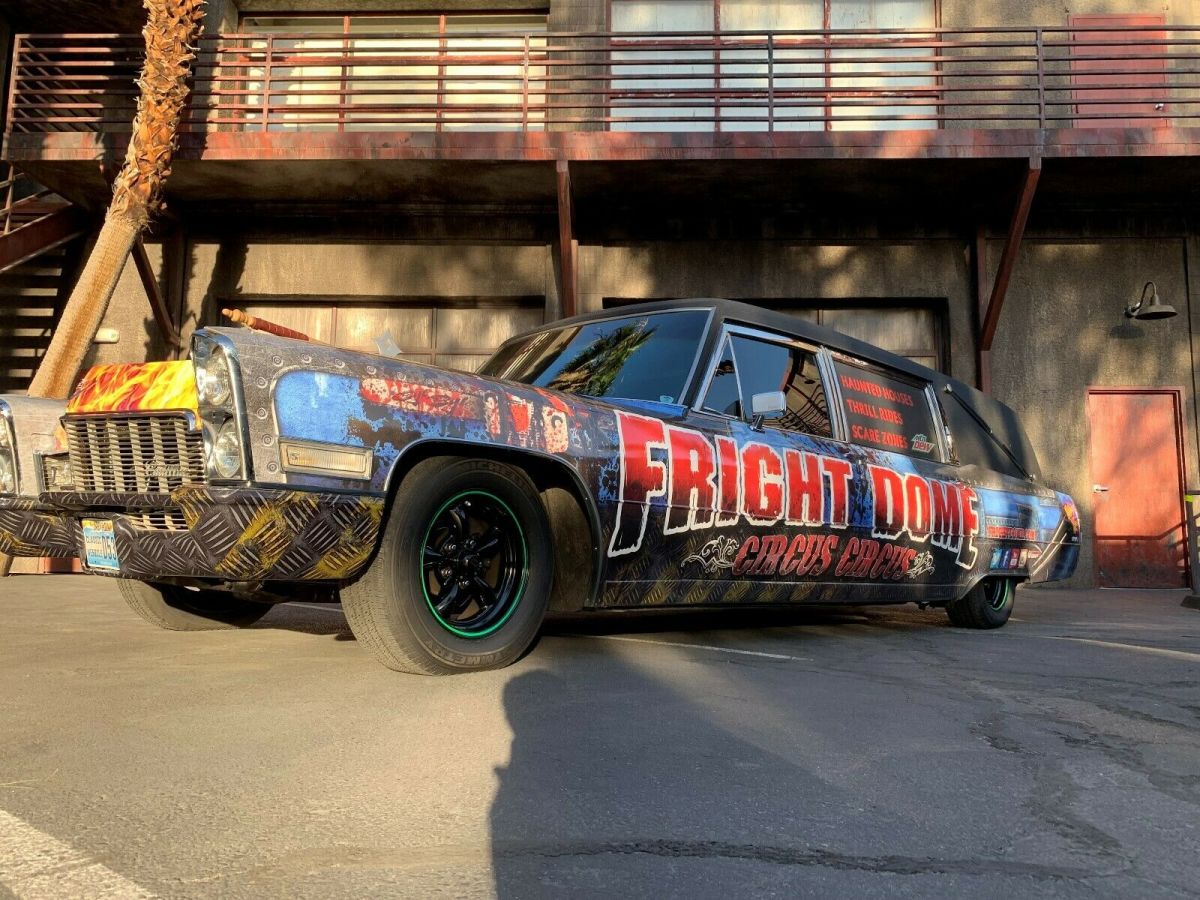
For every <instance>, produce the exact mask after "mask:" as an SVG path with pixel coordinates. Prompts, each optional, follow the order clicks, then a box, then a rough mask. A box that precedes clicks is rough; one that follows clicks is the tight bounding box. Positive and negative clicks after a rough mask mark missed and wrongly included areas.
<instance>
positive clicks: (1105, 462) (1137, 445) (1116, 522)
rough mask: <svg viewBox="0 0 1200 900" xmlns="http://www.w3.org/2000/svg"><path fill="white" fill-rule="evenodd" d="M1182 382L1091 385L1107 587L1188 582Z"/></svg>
mask: <svg viewBox="0 0 1200 900" xmlns="http://www.w3.org/2000/svg"><path fill="white" fill-rule="evenodd" d="M1181 394H1182V392H1181V391H1180V390H1178V389H1151V388H1146V389H1138V388H1130V389H1115V388H1094V389H1091V390H1089V391H1088V421H1089V424H1090V431H1091V438H1090V451H1091V473H1092V482H1093V493H1092V500H1093V508H1094V510H1095V542H1096V543H1095V547H1096V575H1097V582H1098V583H1099V584H1100V586H1101V587H1146V588H1176V587H1183V586H1185V585H1186V584H1187V581H1186V576H1187V544H1186V540H1185V530H1184V509H1183V479H1182V474H1181V473H1182V471H1183V465H1182V444H1181V442H1180V436H1181V431H1182V429H1181V424H1180V398H1181Z"/></svg>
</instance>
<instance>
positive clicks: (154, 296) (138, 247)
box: [133, 237, 181, 350]
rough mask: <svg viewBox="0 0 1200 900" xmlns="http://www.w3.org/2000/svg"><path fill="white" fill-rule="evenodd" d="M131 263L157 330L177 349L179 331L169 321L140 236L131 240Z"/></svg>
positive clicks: (164, 301) (168, 313) (168, 315)
mask: <svg viewBox="0 0 1200 900" xmlns="http://www.w3.org/2000/svg"><path fill="white" fill-rule="evenodd" d="M133 263H134V265H135V266H137V271H138V275H139V277H141V279H142V287H143V288H145V290H146V297H147V298H148V299H149V300H150V311H151V312H153V313H154V321H155V322H157V323H158V330H159V331H161V332H162V335H163V337H164V338H165V339H166V341H167V344H168V345H169V346H170V347H172V348H173V349H175V350H178V349H179V348H180V346H181V344H180V341H179V332H178V331H176V330H175V324H174V323H173V322H172V321H171V313H170V311H169V310H168V309H167V302H166V300H164V299H163V295H162V291H160V290H159V289H158V279H157V278H155V277H154V267H153V266H151V265H150V257H149V256H147V255H146V245H145V244H144V243H142V239H141V238H140V237H139V238H138V239H137V240H136V241H134V242H133Z"/></svg>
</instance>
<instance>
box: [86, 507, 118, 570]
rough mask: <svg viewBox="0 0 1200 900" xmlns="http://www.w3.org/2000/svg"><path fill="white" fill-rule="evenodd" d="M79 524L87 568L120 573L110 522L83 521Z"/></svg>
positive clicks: (107, 520) (97, 520)
mask: <svg viewBox="0 0 1200 900" xmlns="http://www.w3.org/2000/svg"><path fill="white" fill-rule="evenodd" d="M80 524H82V525H83V549H84V553H85V555H86V557H87V559H86V562H87V565H88V568H89V569H108V570H110V571H113V572H119V571H121V561H120V560H119V559H117V541H116V538H115V537H114V536H113V523H112V520H111V519H84V520H83V522H82V523H80Z"/></svg>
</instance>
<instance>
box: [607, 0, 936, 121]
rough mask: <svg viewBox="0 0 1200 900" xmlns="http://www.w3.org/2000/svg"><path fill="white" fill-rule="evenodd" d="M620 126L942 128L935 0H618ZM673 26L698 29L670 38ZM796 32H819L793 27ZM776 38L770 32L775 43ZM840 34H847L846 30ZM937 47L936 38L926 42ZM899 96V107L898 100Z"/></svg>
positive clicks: (616, 98)
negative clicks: (918, 40)
mask: <svg viewBox="0 0 1200 900" xmlns="http://www.w3.org/2000/svg"><path fill="white" fill-rule="evenodd" d="M611 2H612V30H613V31H614V32H616V33H617V34H618V35H619V36H620V35H627V37H625V38H623V39H622V38H621V37H618V47H617V48H616V49H614V50H613V54H612V59H613V83H612V89H613V98H612V104H611V115H612V123H613V124H612V127H613V128H614V129H616V130H627V131H703V130H712V129H719V130H723V131H765V130H767V129H768V128H770V129H772V130H775V131H808V130H821V129H826V130H840V129H855V130H861V129H864V128H865V129H892V128H931V127H934V125H935V124H936V120H935V119H932V118H931V117H932V116H935V115H936V110H937V107H936V106H935V105H932V104H928V103H922V102H921V101H922V99H926V100H927V99H929V92H930V91H931V90H933V89H934V87H935V83H934V64H933V62H932V61H930V59H929V57H932V56H933V55H934V51H933V49H932V48H931V47H930V46H924V47H922V46H911V44H913V43H914V42H913V40H912V39H911V38H907V39H906V36H904V35H890V34H881V35H879V36H877V37H875V38H873V37H872V36H871V35H869V34H855V35H851V36H847V37H850V38H852V41H853V46H847V47H839V46H837V40H836V39H834V40H830V39H828V38H827V37H826V36H825V35H823V34H821V33H820V32H821V31H823V30H829V29H833V30H835V31H836V30H850V29H866V30H884V29H917V30H919V29H929V28H933V27H934V25H935V22H936V9H935V0H789V2H778V0H611ZM664 32H676V33H679V32H692V33H693V34H692V35H690V36H679V37H672V38H670V39H669V40H667V39H659V38H658V35H660V34H663V33H664ZM788 32H810V33H809V34H789V33H788ZM768 33H770V34H771V38H770V42H769V45H768V38H767V35H768ZM835 37H836V36H835ZM924 43H925V44H926V45H928V44H929V40H928V36H927V37H926V39H925V40H924ZM889 101H890V102H889Z"/></svg>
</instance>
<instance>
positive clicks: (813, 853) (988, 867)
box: [493, 840, 1115, 881]
mask: <svg viewBox="0 0 1200 900" xmlns="http://www.w3.org/2000/svg"><path fill="white" fill-rule="evenodd" d="M493 854H494V856H495V857H497V858H510V859H511V858H518V857H529V856H534V857H541V858H547V859H552V858H558V857H571V856H604V855H633V854H646V855H649V856H658V857H666V858H670V859H732V860H740V861H747V862H762V863H769V864H772V865H780V866H819V867H822V868H828V869H840V870H851V871H856V872H877V873H888V874H893V875H929V874H937V875H945V874H957V875H1012V876H1020V877H1027V878H1035V879H1039V880H1052V881H1063V880H1079V881H1082V880H1083V879H1087V878H1094V877H1096V876H1097V875H1099V874H1101V873H1098V872H1097V871H1096V870H1095V869H1092V868H1087V869H1084V868H1074V867H1065V866H1044V865H1038V864H1036V863H1024V862H1018V861H1015V860H1004V859H937V858H934V857H918V856H895V855H888V856H860V855H855V854H848V853H839V852H837V851H834V850H827V849H823V848H807V847H786V846H767V845H762V844H736V843H728V842H724V841H682V840H679V841H673V840H638V841H615V842H591V841H587V842H584V841H579V842H563V843H553V844H534V843H530V844H525V843H511V842H501V843H499V844H497V845H496V846H495V847H494V848H493ZM1110 874H1115V872H1114V873H1110Z"/></svg>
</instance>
